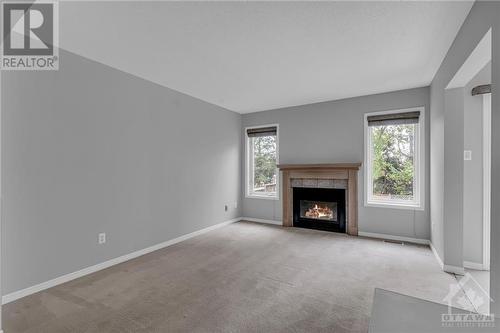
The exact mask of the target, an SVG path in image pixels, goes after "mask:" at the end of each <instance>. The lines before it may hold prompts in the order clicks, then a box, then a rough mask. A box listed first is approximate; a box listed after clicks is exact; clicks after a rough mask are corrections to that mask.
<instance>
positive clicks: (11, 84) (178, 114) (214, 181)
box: [2, 50, 241, 294]
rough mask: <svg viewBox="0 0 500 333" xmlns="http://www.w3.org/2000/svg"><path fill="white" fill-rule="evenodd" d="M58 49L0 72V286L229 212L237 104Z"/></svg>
mask: <svg viewBox="0 0 500 333" xmlns="http://www.w3.org/2000/svg"><path fill="white" fill-rule="evenodd" d="M60 57H61V64H60V70H59V71H51V72H4V73H2V97H3V99H2V135H3V136H2V161H3V165H2V171H3V174H2V178H3V180H4V183H3V193H2V195H3V200H4V201H3V217H2V221H3V222H2V265H3V267H2V273H3V277H2V281H3V286H2V287H3V288H2V289H3V293H4V294H7V293H11V292H13V291H16V290H19V289H22V288H26V287H29V286H32V285H34V284H37V283H40V282H44V281H46V280H49V279H52V278H55V277H58V276H60V275H63V274H67V273H70V272H73V271H76V270H79V269H82V268H84V267H87V266H91V265H94V264H97V263H100V262H103V261H105V260H108V259H111V258H115V257H118V256H120V255H124V254H128V253H130V252H133V251H136V250H139V249H143V248H146V247H148V246H151V245H154V244H157V243H160V242H164V241H166V240H170V239H173V238H175V237H178V236H181V235H184V234H187V233H190V232H193V231H196V230H199V229H202V228H204V227H208V226H211V225H214V224H217V223H220V222H223V221H227V220H230V219H232V218H235V217H238V216H240V211H239V208H234V202H238V203H239V202H240V193H241V189H240V184H241V180H240V159H241V152H240V149H241V142H240V139H241V115H239V114H236V113H234V112H231V111H227V110H225V109H222V108H220V107H217V106H214V105H210V104H208V103H205V102H202V101H200V100H197V99H194V98H192V97H189V96H186V95H183V94H180V93H178V92H175V91H172V90H169V89H167V88H164V87H161V86H159V85H156V84H152V83H150V82H147V81H145V80H142V79H139V78H137V77H134V76H131V75H129V74H126V73H123V72H120V71H118V70H115V69H113V68H110V67H107V66H104V65H102V64H99V63H96V62H93V61H90V60H87V59H85V58H82V57H79V56H77V55H74V54H72V53H68V52H65V51H62V50H61V54H60ZM226 204H227V205H228V206H229V211H228V212H225V211H224V205H226ZM238 207H240V205H238ZM99 232H106V233H107V243H106V244H104V245H98V244H97V235H98V233H99Z"/></svg>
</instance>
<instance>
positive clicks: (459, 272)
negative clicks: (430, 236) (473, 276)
mask: <svg viewBox="0 0 500 333" xmlns="http://www.w3.org/2000/svg"><path fill="white" fill-rule="evenodd" d="M429 245H430V247H431V250H432V253H434V256H435V257H436V260H437V262H438V263H439V266H440V267H441V269H442V270H443V271H445V272H447V273H453V274H457V275H464V274H465V269H464V268H463V267H459V266H452V265H445V264H444V262H443V259H441V257H440V256H439V254H438V252H437V251H436V248H435V247H434V245H432V243H430V244H429Z"/></svg>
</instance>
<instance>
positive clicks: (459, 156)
mask: <svg viewBox="0 0 500 333" xmlns="http://www.w3.org/2000/svg"><path fill="white" fill-rule="evenodd" d="M464 94H465V89H464V88H457V89H451V90H447V91H446V93H445V113H444V123H445V136H444V147H445V149H444V164H445V170H446V171H445V173H444V188H445V189H446V190H445V195H444V209H443V212H444V216H443V217H444V221H445V226H446V225H452V224H453V228H448V229H447V230H446V232H445V233H444V260H443V261H444V263H445V264H446V265H448V266H455V267H463V222H462V221H463V186H464V181H463V179H464V162H463V161H464V160H463V151H464ZM431 112H432V111H431ZM431 124H432V123H431ZM449 128H453V129H454V130H453V131H451V130H448V129H449ZM447 130H448V131H447ZM445 269H446V270H448V269H447V268H445Z"/></svg>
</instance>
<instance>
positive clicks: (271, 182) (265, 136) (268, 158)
mask: <svg viewBox="0 0 500 333" xmlns="http://www.w3.org/2000/svg"><path fill="white" fill-rule="evenodd" d="M245 132H246V140H247V145H246V147H247V158H246V170H247V172H246V173H247V175H246V179H247V181H246V184H247V185H246V186H247V196H248V197H255V198H264V199H277V198H278V183H279V181H278V180H279V173H278V168H277V163H278V126H277V125H267V126H261V127H252V128H247V129H246V130H245Z"/></svg>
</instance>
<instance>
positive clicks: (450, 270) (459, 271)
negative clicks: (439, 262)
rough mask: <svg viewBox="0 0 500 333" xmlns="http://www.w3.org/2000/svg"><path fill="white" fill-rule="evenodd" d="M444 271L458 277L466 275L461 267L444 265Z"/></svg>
mask: <svg viewBox="0 0 500 333" xmlns="http://www.w3.org/2000/svg"><path fill="white" fill-rule="evenodd" d="M443 270H444V271H445V272H448V273H453V274H457V275H465V269H464V268H463V267H459V266H452V265H444V266H443Z"/></svg>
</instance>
